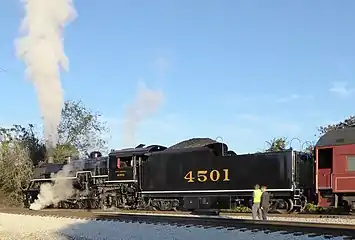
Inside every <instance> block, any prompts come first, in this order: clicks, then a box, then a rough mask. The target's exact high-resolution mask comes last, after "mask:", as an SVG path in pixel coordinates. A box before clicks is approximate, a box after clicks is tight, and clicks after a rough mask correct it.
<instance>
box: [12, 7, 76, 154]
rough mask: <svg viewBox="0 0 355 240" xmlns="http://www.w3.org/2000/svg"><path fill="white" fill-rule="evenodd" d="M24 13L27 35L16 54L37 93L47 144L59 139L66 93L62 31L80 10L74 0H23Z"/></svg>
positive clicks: (23, 26)
mask: <svg viewBox="0 0 355 240" xmlns="http://www.w3.org/2000/svg"><path fill="white" fill-rule="evenodd" d="M22 2H23V5H24V8H25V17H24V19H23V21H22V23H21V31H22V32H23V34H24V36H22V37H20V38H19V39H17V40H16V52H17V56H18V57H19V58H20V59H22V60H23V61H24V63H25V65H26V74H27V75H28V77H29V78H30V79H31V81H32V83H33V85H34V87H35V89H36V93H37V97H38V102H39V108H40V111H41V115H42V117H43V120H44V137H45V140H46V144H47V146H48V147H49V148H50V147H54V146H55V144H56V143H57V139H58V134H57V128H58V125H59V123H60V118H61V110H62V107H63V102H64V97H63V90H62V87H61V81H60V68H63V69H64V70H68V66H69V60H68V58H67V57H66V56H65V53H64V46H63V37H62V32H63V29H64V27H65V25H66V24H67V23H69V22H70V21H72V20H74V19H75V18H76V16H77V13H76V11H75V9H74V7H73V2H72V0H22Z"/></svg>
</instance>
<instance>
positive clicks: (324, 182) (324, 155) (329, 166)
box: [316, 148, 333, 190]
mask: <svg viewBox="0 0 355 240" xmlns="http://www.w3.org/2000/svg"><path fill="white" fill-rule="evenodd" d="M316 155H317V157H316V161H317V166H318V184H317V185H318V186H317V187H318V189H319V190H327V189H331V188H332V187H331V186H332V183H331V178H332V173H333V148H317V150H316Z"/></svg>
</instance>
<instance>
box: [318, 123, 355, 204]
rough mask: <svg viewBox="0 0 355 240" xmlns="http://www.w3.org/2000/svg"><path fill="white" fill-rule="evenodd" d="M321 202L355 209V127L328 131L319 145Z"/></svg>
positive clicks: (319, 199) (319, 200)
mask: <svg viewBox="0 0 355 240" xmlns="http://www.w3.org/2000/svg"><path fill="white" fill-rule="evenodd" d="M315 184H316V193H317V195H318V205H319V206H321V207H339V206H343V207H349V208H350V209H355V128H345V129H339V130H334V131H330V132H328V133H326V134H324V135H323V136H322V137H321V138H320V139H319V140H318V142H317V144H316V146H315Z"/></svg>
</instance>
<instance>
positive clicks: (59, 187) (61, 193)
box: [30, 164, 75, 210]
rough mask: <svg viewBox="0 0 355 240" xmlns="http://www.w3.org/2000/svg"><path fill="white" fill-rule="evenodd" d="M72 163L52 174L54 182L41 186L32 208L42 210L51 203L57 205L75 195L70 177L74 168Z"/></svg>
mask: <svg viewBox="0 0 355 240" xmlns="http://www.w3.org/2000/svg"><path fill="white" fill-rule="evenodd" d="M73 169H74V168H73V166H72V165H71V164H67V165H64V167H63V169H62V170H60V171H59V172H58V173H57V174H53V173H52V174H51V178H53V179H54V183H44V184H42V185H41V187H40V193H39V194H38V196H37V199H36V200H35V201H34V202H33V203H32V204H31V205H30V209H32V210H41V209H43V208H45V207H48V206H50V205H52V204H53V205H55V206H56V205H57V204H58V203H59V202H60V201H64V200H66V199H68V198H70V197H71V196H73V195H74V193H75V189H74V188H73V180H72V179H70V178H68V177H69V176H70V173H71V171H72V170H73Z"/></svg>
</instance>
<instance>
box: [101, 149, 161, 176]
mask: <svg viewBox="0 0 355 240" xmlns="http://www.w3.org/2000/svg"><path fill="white" fill-rule="evenodd" d="M165 149H166V147H163V146H160V145H150V146H147V147H145V146H144V145H143V144H140V145H138V146H137V147H136V148H127V149H122V150H113V151H111V153H110V154H109V161H108V176H109V179H108V181H107V182H111V183H125V182H134V183H136V182H138V179H140V174H141V173H142V171H141V168H142V166H143V164H144V162H145V160H146V159H147V158H148V156H149V153H151V152H157V151H163V150H165Z"/></svg>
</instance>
